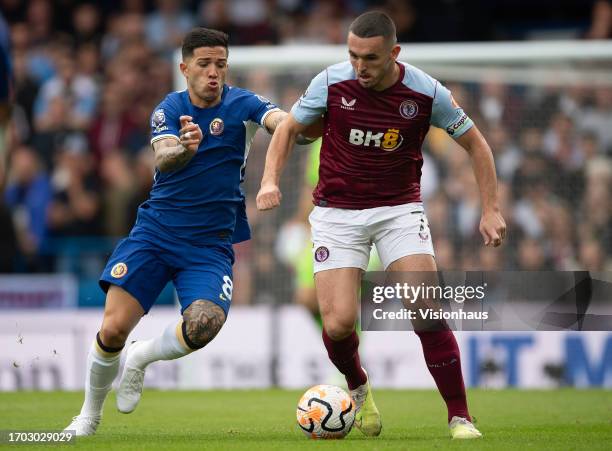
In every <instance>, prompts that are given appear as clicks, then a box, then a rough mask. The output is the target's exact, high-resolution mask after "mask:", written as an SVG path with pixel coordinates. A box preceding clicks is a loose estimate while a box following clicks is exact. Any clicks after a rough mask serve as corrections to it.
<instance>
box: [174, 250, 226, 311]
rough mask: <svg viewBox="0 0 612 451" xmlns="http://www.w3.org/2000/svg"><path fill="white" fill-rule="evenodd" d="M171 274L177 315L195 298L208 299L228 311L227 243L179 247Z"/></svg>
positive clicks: (195, 299)
mask: <svg viewBox="0 0 612 451" xmlns="http://www.w3.org/2000/svg"><path fill="white" fill-rule="evenodd" d="M178 254H181V255H182V259H181V260H177V261H176V262H175V263H176V267H175V270H174V275H173V279H172V280H173V282H174V287H175V288H176V292H177V295H178V298H179V302H180V304H181V314H184V313H185V311H186V309H187V308H188V307H189V306H190V305H191V304H192V303H194V302H196V301H209V302H212V303H213V304H216V305H217V306H219V307H220V308H221V309H222V310H223V312H224V314H225V316H227V314H228V313H229V309H230V306H231V302H232V294H233V290H234V281H233V271H232V265H233V264H234V253H233V250H232V247H231V245H211V246H202V247H195V246H188V245H185V246H182V247H181V248H180V250H177V255H178Z"/></svg>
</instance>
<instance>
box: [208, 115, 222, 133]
mask: <svg viewBox="0 0 612 451" xmlns="http://www.w3.org/2000/svg"><path fill="white" fill-rule="evenodd" d="M223 127H224V124H223V119H221V118H218V117H216V118H214V119H213V120H212V121H210V126H209V127H208V128H209V130H210V134H211V135H213V136H219V135H220V134H221V133H223Z"/></svg>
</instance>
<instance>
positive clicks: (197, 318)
mask: <svg viewBox="0 0 612 451" xmlns="http://www.w3.org/2000/svg"><path fill="white" fill-rule="evenodd" d="M183 321H184V323H185V331H186V333H187V337H185V341H186V342H187V345H188V346H189V347H190V348H192V349H200V348H203V347H204V346H206V345H207V344H208V343H210V342H211V341H212V339H213V338H215V336H216V335H217V334H218V333H219V331H220V330H221V327H223V323H225V312H224V311H223V309H222V308H221V307H219V306H218V305H217V304H214V303H212V302H210V301H205V300H198V301H194V302H193V303H192V304H191V305H190V306H189V307H187V308H186V309H185V311H184V312H183Z"/></svg>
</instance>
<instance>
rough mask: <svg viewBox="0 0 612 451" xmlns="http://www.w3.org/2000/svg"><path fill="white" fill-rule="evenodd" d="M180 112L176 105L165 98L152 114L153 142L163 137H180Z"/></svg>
mask: <svg viewBox="0 0 612 451" xmlns="http://www.w3.org/2000/svg"><path fill="white" fill-rule="evenodd" d="M180 124H181V122H180V120H179V114H178V111H177V109H176V107H175V106H174V105H172V103H171V102H169V101H168V100H167V99H165V100H164V101H163V102H161V103H160V104H159V105H158V106H157V107H156V108H155V110H154V111H153V114H152V115H151V144H153V143H154V142H155V141H159V140H160V139H163V138H177V139H178V138H179V136H180V135H179V130H180Z"/></svg>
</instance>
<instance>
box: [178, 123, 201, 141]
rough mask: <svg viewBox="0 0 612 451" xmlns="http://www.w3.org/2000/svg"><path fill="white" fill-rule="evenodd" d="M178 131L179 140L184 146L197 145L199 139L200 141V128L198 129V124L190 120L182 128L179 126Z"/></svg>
mask: <svg viewBox="0 0 612 451" xmlns="http://www.w3.org/2000/svg"><path fill="white" fill-rule="evenodd" d="M187 117H189V116H187ZM179 133H180V138H179V141H180V143H181V144H182V145H183V146H185V147H189V146H192V145H196V146H197V145H199V144H200V141H202V130H201V129H200V126H199V125H198V124H194V123H192V122H190V123H188V124H186V125H185V126H184V127H183V128H181V130H180V131H179ZM196 148H197V147H196Z"/></svg>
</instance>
